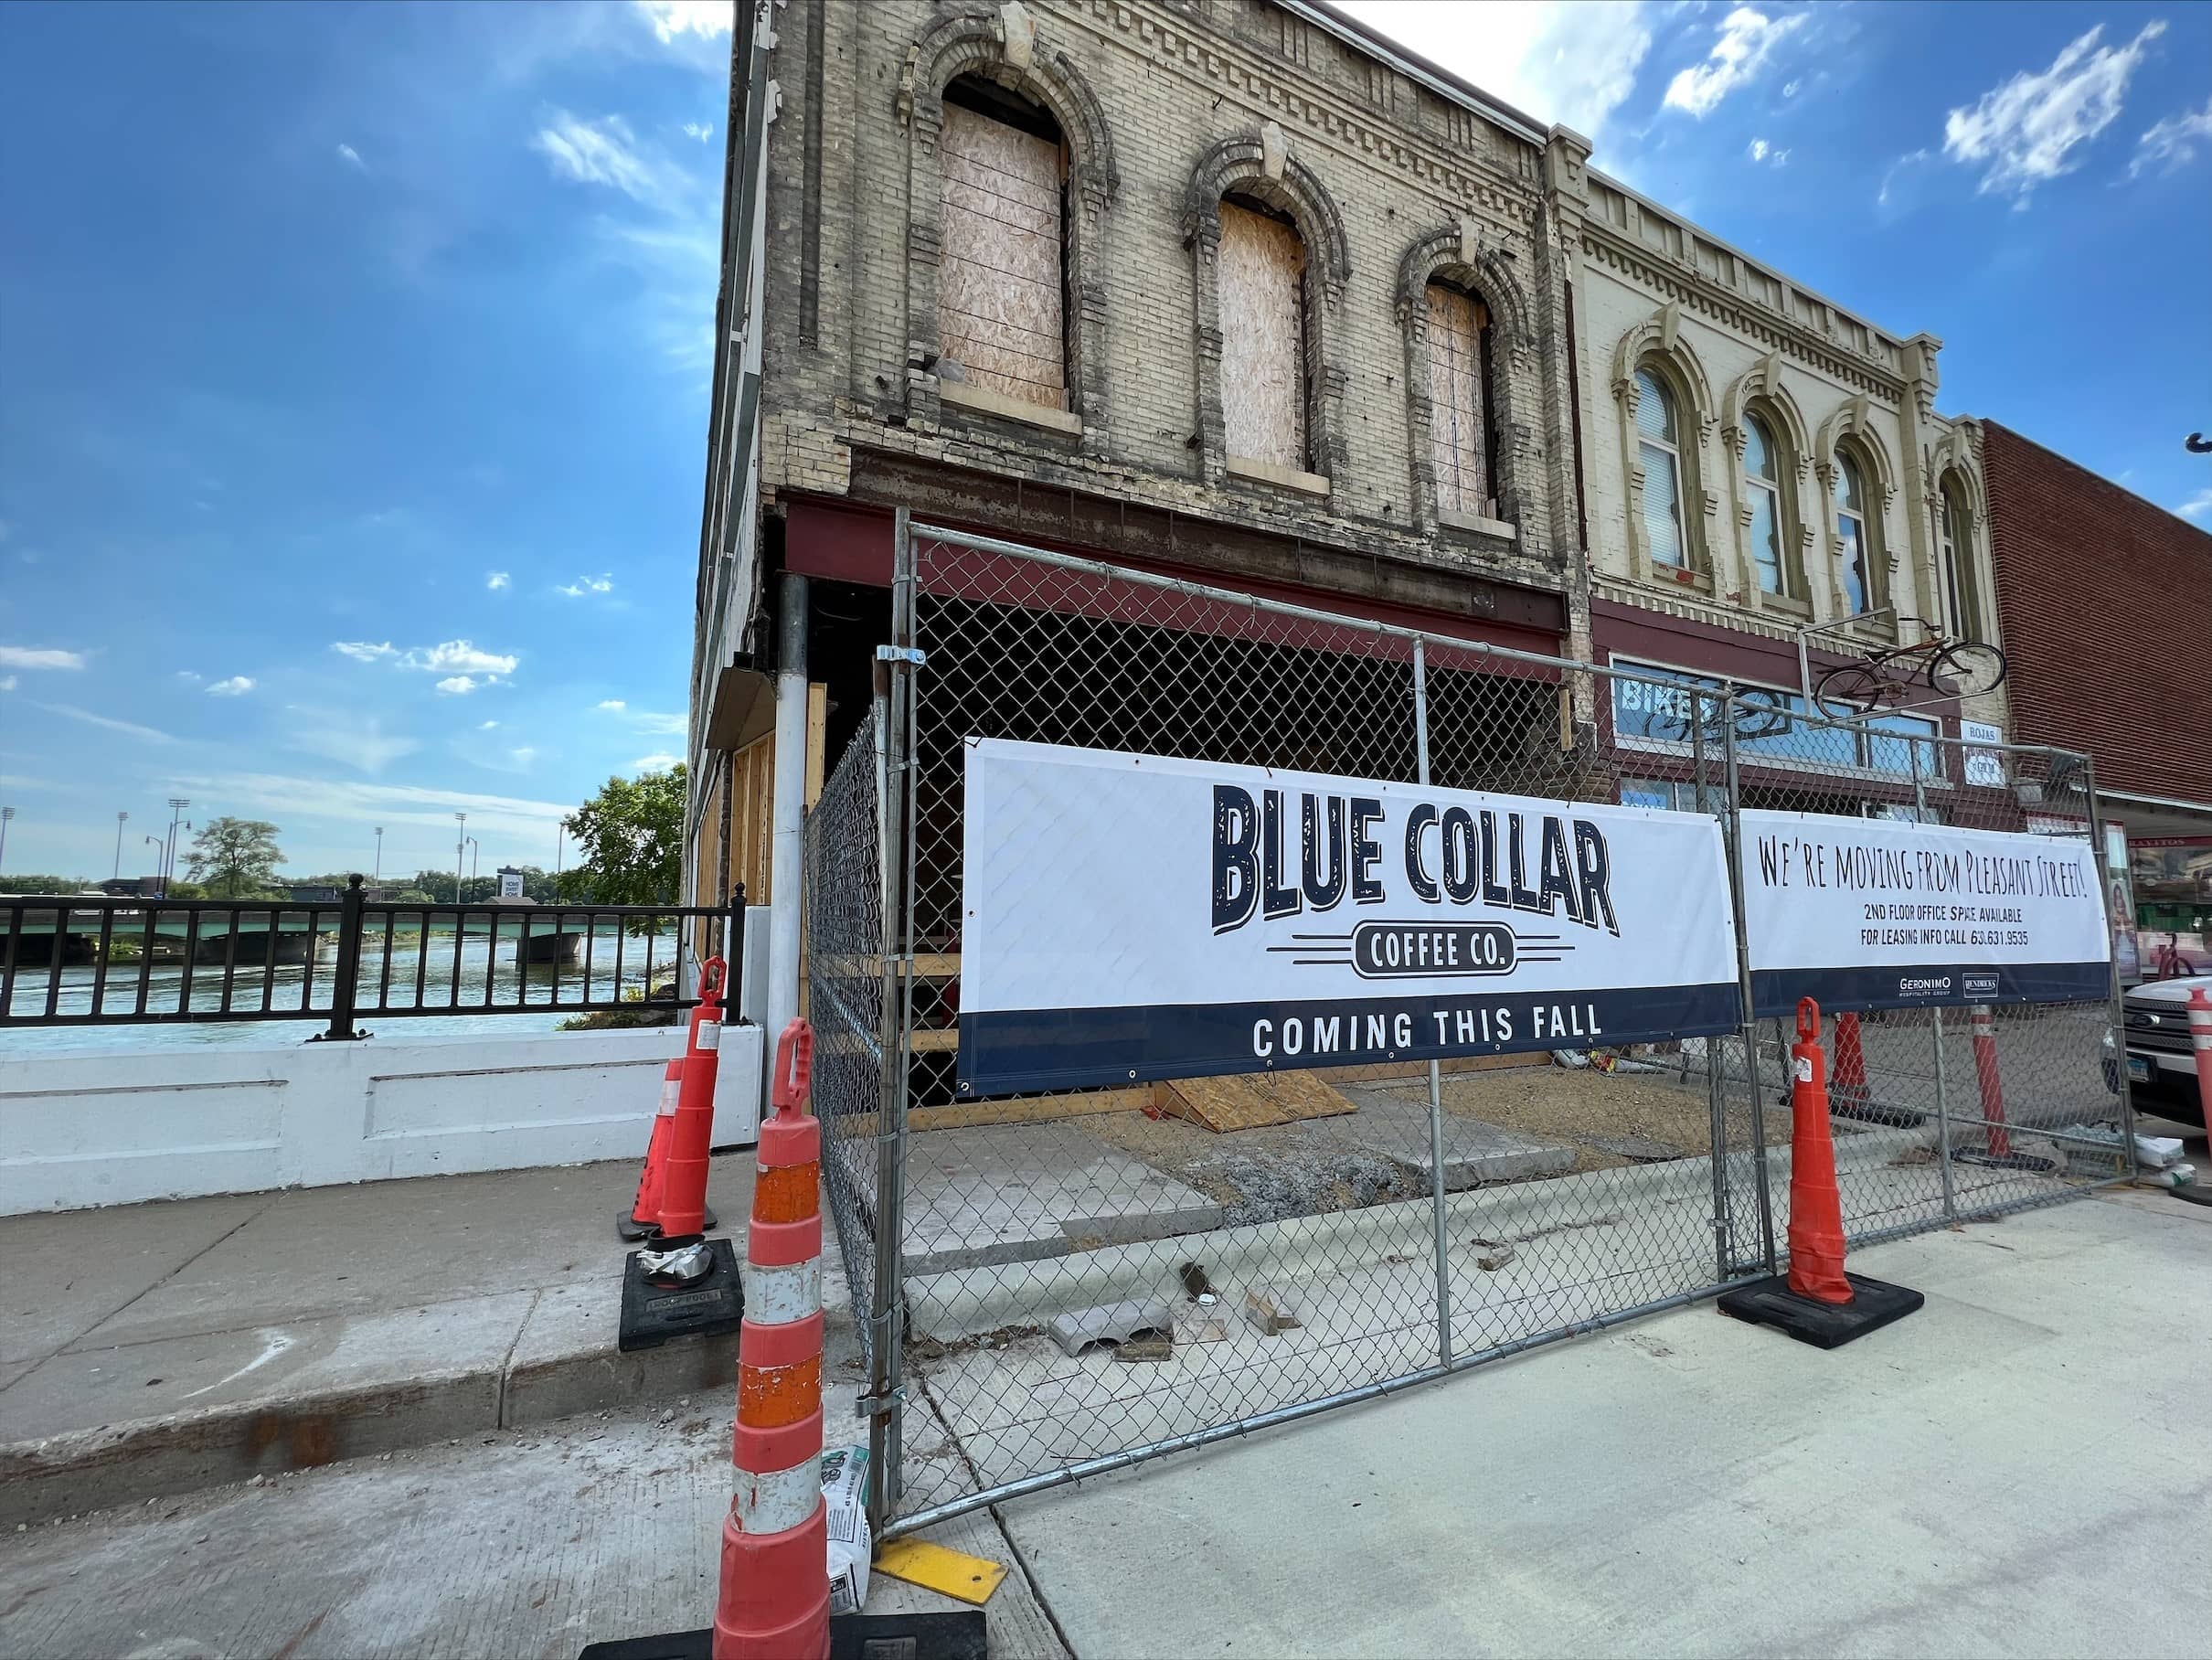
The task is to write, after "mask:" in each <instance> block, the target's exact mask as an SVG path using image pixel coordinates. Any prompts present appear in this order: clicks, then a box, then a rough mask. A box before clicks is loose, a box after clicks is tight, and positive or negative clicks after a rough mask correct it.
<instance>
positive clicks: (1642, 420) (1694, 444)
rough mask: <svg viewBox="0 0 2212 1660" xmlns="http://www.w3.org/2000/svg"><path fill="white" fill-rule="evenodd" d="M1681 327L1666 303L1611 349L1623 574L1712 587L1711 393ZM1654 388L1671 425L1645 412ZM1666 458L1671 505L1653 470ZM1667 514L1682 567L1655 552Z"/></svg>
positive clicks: (1659, 475) (1660, 477)
mask: <svg viewBox="0 0 2212 1660" xmlns="http://www.w3.org/2000/svg"><path fill="white" fill-rule="evenodd" d="M1678 321H1679V314H1678V310H1677V307H1676V306H1675V304H1674V303H1672V302H1669V303H1667V304H1666V305H1664V306H1663V307H1661V308H1660V310H1659V312H1658V314H1656V315H1655V316H1654V317H1652V318H1650V319H1649V320H1647V321H1645V322H1643V323H1640V324H1638V325H1636V326H1635V327H1633V328H1632V329H1630V330H1629V331H1628V332H1627V333H1626V334H1624V335H1622V336H1621V338H1620V340H1619V341H1618V342H1617V343H1615V345H1614V346H1613V401H1614V404H1615V406H1616V407H1617V409H1618V410H1619V412H1620V420H1621V456H1622V465H1623V466H1624V467H1625V468H1626V470H1627V486H1628V515H1627V518H1628V548H1629V571H1628V574H1629V575H1631V576H1632V577H1636V578H1639V579H1646V580H1648V579H1650V578H1652V577H1654V576H1660V577H1667V576H1672V577H1674V578H1675V580H1680V581H1684V582H1694V583H1696V585H1698V586H1700V587H1707V588H1709V587H1711V586H1712V585H1713V576H1714V572H1713V553H1712V543H1711V537H1710V535H1709V533H1708V532H1707V527H1706V520H1707V516H1710V515H1711V514H1712V513H1713V511H1714V510H1715V508H1716V507H1717V505H1718V501H1719V497H1718V496H1717V495H1715V493H1714V492H1713V491H1712V490H1711V488H1710V487H1709V486H1708V485H1707V483H1706V480H1707V471H1706V465H1705V452H1706V440H1707V438H1708V437H1709V436H1710V435H1711V433H1712V429H1713V424H1714V419H1713V397H1712V388H1711V383H1710V382H1708V381H1707V378H1706V373H1705V367H1704V366H1703V365H1702V364H1700V363H1699V362H1698V361H1697V355H1696V352H1694V351H1692V350H1691V349H1690V346H1689V343H1688V342H1687V341H1686V340H1684V339H1683V338H1682V337H1681V335H1680V333H1679V331H1678V329H1677V326H1676V325H1677V323H1678ZM1654 387H1655V388H1658V389H1659V390H1660V391H1662V392H1663V393H1664V395H1665V401H1666V403H1667V404H1669V405H1671V406H1672V407H1671V410H1670V411H1669V412H1671V414H1672V416H1673V420H1672V422H1671V423H1670V422H1667V421H1665V420H1662V419H1661V416H1660V412H1659V410H1655V409H1654V408H1652V407H1649V400H1648V397H1647V388H1654ZM1670 427H1671V432H1672V436H1671V437H1670V436H1668V435H1667V433H1668V431H1669V430H1670ZM1663 456H1671V457H1672V458H1673V461H1674V463H1675V464H1674V468H1673V471H1672V477H1673V483H1674V486H1675V489H1674V497H1675V499H1674V500H1673V501H1672V503H1669V502H1668V501H1667V500H1665V499H1664V498H1663V496H1662V495H1661V491H1662V490H1663V489H1664V486H1665V484H1666V481H1667V477H1668V474H1666V473H1665V472H1656V473H1655V472H1654V471H1653V470H1652V469H1653V468H1654V467H1656V466H1658V465H1659V464H1660V460H1661V457H1663ZM1647 457H1648V461H1649V463H1650V464H1649V465H1647ZM1670 509H1671V513H1672V516H1673V517H1674V519H1675V523H1676V524H1677V525H1678V526H1679V530H1680V538H1681V540H1680V553H1681V559H1680V563H1679V564H1675V562H1673V561H1672V560H1670V559H1667V558H1666V557H1665V555H1666V554H1667V552H1668V549H1667V548H1665V547H1664V545H1654V543H1655V541H1659V540H1661V539H1663V538H1664V536H1665V534H1666V532H1665V527H1666V524H1667V521H1668V518H1669V514H1670Z"/></svg>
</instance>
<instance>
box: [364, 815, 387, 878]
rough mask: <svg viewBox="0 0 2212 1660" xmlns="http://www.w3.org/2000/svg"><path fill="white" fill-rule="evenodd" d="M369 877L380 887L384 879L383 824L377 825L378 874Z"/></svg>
mask: <svg viewBox="0 0 2212 1660" xmlns="http://www.w3.org/2000/svg"><path fill="white" fill-rule="evenodd" d="M368 879H369V880H370V881H371V882H372V883H375V884H377V885H378V886H379V887H380V886H382V884H383V881H384V826H383V825H378V826H377V870H376V874H375V875H374V876H372V877H370V878H368Z"/></svg>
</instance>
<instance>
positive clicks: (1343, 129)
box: [1052, 0, 1541, 230]
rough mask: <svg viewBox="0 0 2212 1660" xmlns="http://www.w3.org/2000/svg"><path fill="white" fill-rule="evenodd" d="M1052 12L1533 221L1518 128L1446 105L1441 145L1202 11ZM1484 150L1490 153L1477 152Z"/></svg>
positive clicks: (1350, 147) (1345, 146) (1499, 212)
mask: <svg viewBox="0 0 2212 1660" xmlns="http://www.w3.org/2000/svg"><path fill="white" fill-rule="evenodd" d="M1084 14H1087V16H1085V15H1084ZM1052 15H1054V16H1063V17H1065V18H1067V20H1068V21H1070V22H1080V21H1088V23H1089V24H1090V27H1092V29H1093V30H1094V31H1095V32H1097V33H1098V34H1099V35H1101V37H1105V38H1108V39H1110V40H1111V41H1113V43H1114V44H1116V45H1117V46H1119V47H1120V48H1122V49H1123V50H1137V51H1140V52H1141V53H1143V54H1144V55H1148V56H1149V57H1151V59H1153V60H1154V62H1157V63H1160V64H1163V65H1165V66H1168V67H1170V68H1173V69H1177V70H1179V71H1181V72H1182V73H1183V74H1184V75H1186V76H1187V77H1188V78H1189V79H1191V80H1195V81H1196V82H1198V83H1199V84H1200V85H1202V86H1206V87H1208V88H1210V89H1212V90H1215V91H1228V92H1229V93H1230V94H1232V95H1234V96H1236V97H1238V98H1239V99H1241V100H1243V101H1246V102H1247V103H1249V104H1250V106H1251V108H1252V109H1253V110H1254V111H1256V112H1265V113H1268V114H1271V115H1273V116H1274V117H1275V119H1277V120H1278V121H1280V122H1282V123H1283V125H1284V126H1286V127H1288V126H1291V125H1292V123H1293V122H1295V123H1297V125H1298V126H1299V127H1301V128H1303V129H1304V130H1305V131H1306V132H1307V133H1312V134H1313V135H1315V136H1316V137H1318V138H1320V139H1321V140H1323V141H1325V142H1326V143H1328V144H1330V145H1332V146H1333V147H1335V148H1337V149H1340V150H1341V151H1342V152H1343V153H1344V154H1346V155H1349V156H1355V157H1357V158H1359V159H1362V160H1364V161H1367V162H1368V163H1370V164H1375V165H1384V166H1388V167H1393V168H1395V169H1397V170H1398V171H1399V172H1401V173H1403V174H1405V175H1406V176H1408V177H1409V178H1411V179H1412V180H1413V181H1415V182H1416V183H1418V184H1420V185H1421V186H1424V187H1426V188H1428V189H1430V190H1433V191H1435V192H1436V193H1437V194H1438V195H1439V196H1440V197H1442V198H1443V199H1445V200H1446V201H1448V202H1450V203H1452V204H1454V205H1459V206H1470V207H1479V208H1484V209H1486V210H1487V211H1488V212H1490V213H1491V214H1493V215H1494V216H1495V217H1496V218H1498V219H1499V220H1501V221H1502V222H1504V223H1506V224H1509V225H1512V226H1515V227H1516V228H1519V229H1524V230H1525V229H1526V227H1528V226H1529V225H1530V224H1531V223H1533V222H1534V220H1535V218H1536V213H1537V198H1538V197H1539V195H1540V194H1541V186H1540V185H1539V183H1538V181H1537V170H1538V165H1539V162H1540V159H1541V158H1540V155H1539V154H1538V153H1537V151H1536V150H1534V149H1533V148H1531V147H1530V146H1529V145H1528V144H1526V143H1525V142H1524V141H1523V140H1522V139H1521V138H1520V137H1519V136H1518V135H1516V134H1515V133H1508V132H1506V131H1505V129H1504V128H1502V127H1499V126H1496V125H1494V124H1493V123H1492V122H1487V121H1484V120H1483V119H1482V117H1481V116H1480V115H1478V114H1477V113H1476V112H1473V111H1472V110H1468V109H1466V108H1464V107H1463V106H1462V105H1458V104H1443V106H1442V107H1443V108H1444V109H1445V110H1446V111H1447V112H1448V115H1447V120H1448V122H1450V124H1451V126H1452V132H1451V133H1450V134H1449V135H1448V138H1447V140H1446V142H1439V141H1437V140H1435V139H1433V138H1430V136H1428V135H1426V134H1424V133H1419V132H1417V131H1416V130H1414V129H1413V128H1412V127H1411V126H1410V125H1409V123H1408V122H1403V121H1398V120H1393V119H1392V118H1390V117H1389V116H1388V115H1383V114H1378V113H1375V112H1371V111H1369V110H1366V109H1362V108H1360V107H1359V106H1361V105H1362V104H1363V103H1369V102H1371V101H1372V99H1371V98H1368V99H1363V98H1362V97H1361V95H1360V94H1359V93H1358V92H1357V91H1355V90H1350V89H1347V88H1345V87H1341V86H1334V85H1331V84H1329V83H1328V82H1326V81H1324V80H1320V79H1318V78H1317V77H1315V76H1313V75H1312V74H1311V73H1308V72H1303V71H1301V70H1300V69H1299V68H1298V67H1297V66H1296V65H1295V64H1294V63H1292V61H1291V59H1289V58H1287V57H1286V58H1283V59H1281V60H1279V61H1268V60H1266V59H1264V58H1263V56H1262V55H1261V54H1260V52H1259V51H1258V50H1257V49H1256V48H1254V46H1253V45H1252V44H1251V43H1250V42H1249V41H1246V40H1243V39H1239V38H1236V37H1228V36H1225V35H1223V34H1222V33H1220V32H1218V26H1213V25H1209V24H1207V22H1206V21H1204V20H1203V19H1201V18H1199V17H1196V16H1187V15H1182V14H1177V13H1173V12H1167V11H1164V10H1162V9H1160V8H1159V7H1157V6H1154V5H1144V4H1142V3H1141V0H1086V4H1084V5H1082V7H1081V12H1080V13H1078V12H1077V10H1076V8H1075V7H1073V6H1070V8H1069V11H1068V12H1067V13H1057V12H1056V13H1054V14H1052ZM1281 21H1282V22H1283V23H1284V24H1286V25H1288V26H1292V27H1296V28H1299V29H1303V30H1307V31H1310V32H1311V33H1312V34H1313V35H1314V36H1315V37H1318V38H1321V39H1329V37H1327V36H1326V35H1324V33H1323V32H1322V31H1320V30H1318V29H1315V28H1313V25H1311V24H1309V23H1307V22H1305V21H1304V20H1303V19H1302V18H1299V17H1296V16H1293V15H1292V14H1290V13H1287V12H1286V13H1283V14H1282V15H1281ZM1329 44H1330V49H1331V50H1337V49H1343V48H1338V46H1337V45H1336V43H1335V41H1334V40H1330V42H1329ZM1369 67H1370V68H1371V69H1372V70H1373V72H1374V73H1375V74H1376V75H1380V76H1388V77H1389V78H1391V79H1393V80H1402V79H1403V78H1402V77H1399V76H1398V75H1397V72H1396V71H1395V70H1393V69H1389V68H1388V66H1387V65H1384V64H1381V63H1373V64H1371V65H1370V66H1369ZM1408 85H1409V86H1410V85H1411V83H1410V82H1409V83H1408ZM1440 103H1441V100H1440ZM1484 149H1487V150H1488V151H1489V152H1490V153H1491V154H1489V155H1487V156H1485V155H1484V154H1481V152H1482V151H1483V150H1484ZM1471 154H1472V155H1473V158H1474V159H1473V165H1469V159H1468V158H1469V156H1470V155H1471Z"/></svg>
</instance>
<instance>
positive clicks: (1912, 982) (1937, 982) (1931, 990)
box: [1897, 974, 1951, 997]
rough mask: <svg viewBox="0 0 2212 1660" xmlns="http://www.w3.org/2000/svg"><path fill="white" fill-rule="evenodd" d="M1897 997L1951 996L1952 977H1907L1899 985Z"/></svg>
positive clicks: (1944, 975) (1925, 975)
mask: <svg viewBox="0 0 2212 1660" xmlns="http://www.w3.org/2000/svg"><path fill="white" fill-rule="evenodd" d="M1897 995H1898V996H1900V997H1946V996H1949V995H1951V976H1950V975H1949V974H1941V975H1935V974H1922V975H1912V974H1908V975H1905V976H1904V977H1903V978H1901V979H1899V980H1898V983H1897Z"/></svg>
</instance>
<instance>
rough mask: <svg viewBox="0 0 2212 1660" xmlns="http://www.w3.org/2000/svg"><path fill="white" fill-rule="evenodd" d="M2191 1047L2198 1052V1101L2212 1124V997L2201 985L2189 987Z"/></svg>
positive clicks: (2207, 1119)
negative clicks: (2206, 993) (2207, 994)
mask: <svg viewBox="0 0 2212 1660" xmlns="http://www.w3.org/2000/svg"><path fill="white" fill-rule="evenodd" d="M2189 1047H2190V1048H2192V1049H2194V1050H2196V1100H2197V1104H2198V1105H2199V1106H2201V1107H2202V1108H2203V1109H2204V1110H2205V1112H2206V1113H2207V1117H2206V1120H2205V1122H2206V1123H2207V1124H2212V997H2207V996H2206V995H2205V988H2204V987H2203V986H2201V985H2192V986H2191V987H2189Z"/></svg>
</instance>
